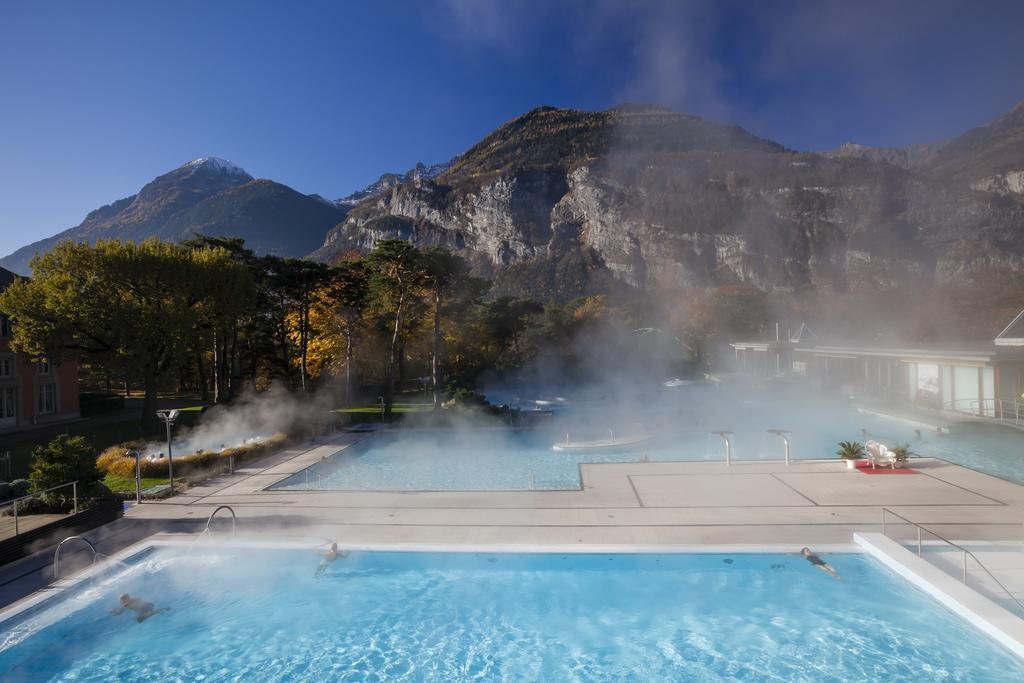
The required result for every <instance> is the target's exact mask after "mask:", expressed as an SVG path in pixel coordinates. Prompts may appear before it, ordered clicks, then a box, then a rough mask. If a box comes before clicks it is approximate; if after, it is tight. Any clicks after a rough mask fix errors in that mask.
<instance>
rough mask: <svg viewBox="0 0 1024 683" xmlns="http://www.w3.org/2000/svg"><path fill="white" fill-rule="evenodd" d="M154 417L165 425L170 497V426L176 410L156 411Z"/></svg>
mask: <svg viewBox="0 0 1024 683" xmlns="http://www.w3.org/2000/svg"><path fill="white" fill-rule="evenodd" d="M156 416H157V417H159V418H160V419H161V420H163V422H164V424H165V425H167V473H168V475H169V477H170V480H171V495H172V496H173V495H174V459H173V458H172V457H171V425H173V424H174V421H175V420H177V419H178V411H177V410H158V411H156Z"/></svg>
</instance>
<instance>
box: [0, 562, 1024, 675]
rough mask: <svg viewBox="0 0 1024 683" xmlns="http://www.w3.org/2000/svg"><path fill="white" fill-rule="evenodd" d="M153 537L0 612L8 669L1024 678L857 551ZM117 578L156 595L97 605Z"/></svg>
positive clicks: (113, 598) (130, 589)
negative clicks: (121, 607) (441, 550)
mask: <svg viewBox="0 0 1024 683" xmlns="http://www.w3.org/2000/svg"><path fill="white" fill-rule="evenodd" d="M823 557H824V559H825V560H827V561H829V562H831V563H832V564H833V565H835V567H836V568H837V569H838V571H839V572H840V574H841V575H842V576H843V581H841V582H840V581H837V580H835V579H832V578H830V577H829V576H827V575H825V574H824V573H822V572H820V571H818V570H816V569H815V568H814V567H812V566H811V565H810V564H809V563H807V562H806V561H804V560H803V559H802V558H801V557H799V556H797V555H788V554H728V555H726V554H706V555H698V554H664V555H614V554H612V555H594V554H586V555H583V554H478V553H462V554H437V553H431V554H427V553H375V552H358V553H353V554H352V555H349V556H348V557H346V558H343V559H340V560H337V561H336V562H335V563H334V564H333V565H332V566H330V567H329V568H328V569H327V571H326V572H325V573H324V575H323V576H322V577H321V578H315V577H314V572H315V569H316V567H317V562H318V560H317V557H316V556H315V555H314V554H313V553H312V552H311V551H299V550H278V549H251V548H249V549H241V548H227V549H220V550H218V551H216V552H214V551H213V550H211V549H209V548H207V547H205V546H197V547H194V548H193V549H184V548H181V547H173V548H167V547H163V548H158V549H156V550H154V551H152V552H151V553H148V554H146V555H144V556H143V557H141V558H140V559H138V560H137V561H134V562H131V563H129V564H128V565H122V567H121V568H120V569H119V570H118V571H116V572H113V573H111V572H108V573H106V574H105V575H104V578H102V579H101V580H98V581H96V582H91V581H90V582H85V583H83V584H81V587H80V588H79V589H75V590H72V591H70V592H69V593H67V594H65V595H62V596H59V597H57V598H53V599H51V600H49V601H48V602H45V603H43V604H41V605H39V606H37V607H36V608H33V609H30V610H28V611H27V612H26V613H24V614H22V615H20V616H15V617H13V618H12V619H10V620H8V621H7V622H5V623H3V625H2V629H3V636H2V641H0V678H2V679H3V680H4V681H36V680H50V681H82V680H112V679H117V680H121V681H141V680H169V679H175V680H203V681H228V680H245V681H279V680H339V681H349V680H351V681H366V680H387V681H435V680H436V681H441V680H443V681H473V680H480V681H485V680H486V681H490V680H509V681H513V680H514V681H613V680H614V681H624V680H630V681H634V680H635V681H655V680H657V681H667V680H701V681H707V680H737V679H742V680H786V681H789V680H815V681H847V680H878V681H882V680H884V681H896V680H950V681H957V680H965V681H966V680H972V681H973V680H985V681H1019V680H1024V663H1022V662H1021V661H1020V660H1018V659H1017V658H1015V657H1014V656H1013V655H1011V654H1010V653H1008V652H1007V651H1005V650H1003V649H1002V648H1001V647H1000V646H998V645H997V644H995V643H994V642H993V641H990V640H989V639H988V638H986V637H985V636H983V635H982V634H981V633H980V632H978V631H977V630H975V629H974V628H973V627H971V626H970V625H968V624H967V623H966V622H964V621H962V620H960V619H959V618H958V617H956V616H955V615H954V614H952V613H951V612H949V611H947V610H946V609H945V608H943V607H942V606H940V605H939V604H938V603H936V602H934V601H933V600H932V599H931V598H930V597H928V596H926V595H925V594H923V593H921V592H920V591H918V590H917V589H916V588H913V587H911V586H910V585H909V584H907V583H906V582H905V581H903V580H902V579H901V578H899V577H898V576H896V575H895V574H893V573H891V572H890V571H889V570H888V569H886V568H884V567H882V566H881V565H879V564H878V563H876V562H875V561H874V560H872V559H871V558H869V557H868V556H865V555H860V554H839V555H824V556H823ZM123 592H127V593H130V594H131V595H133V596H139V597H141V598H143V599H146V600H150V601H153V602H155V603H156V604H157V606H158V607H169V608H170V609H169V611H166V612H164V613H161V614H157V615H156V616H153V617H150V618H149V619H147V620H146V621H144V622H142V623H137V622H136V621H135V620H134V619H133V618H131V617H130V616H126V615H120V616H112V615H111V614H110V610H111V609H112V608H114V607H116V606H117V604H118V603H117V596H118V594H120V593H123Z"/></svg>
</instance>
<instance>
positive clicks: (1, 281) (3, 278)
mask: <svg viewBox="0 0 1024 683" xmlns="http://www.w3.org/2000/svg"><path fill="white" fill-rule="evenodd" d="M17 277H20V276H19V275H18V274H17V273H12V272H11V271H9V270H7V269H6V268H0V292H2V291H4V290H5V289H7V288H8V287H10V286H11V283H12V282H14V280H15V278H17Z"/></svg>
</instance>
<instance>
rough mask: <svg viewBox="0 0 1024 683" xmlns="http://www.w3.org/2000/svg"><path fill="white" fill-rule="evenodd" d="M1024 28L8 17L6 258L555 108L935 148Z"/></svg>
mask: <svg viewBox="0 0 1024 683" xmlns="http://www.w3.org/2000/svg"><path fill="white" fill-rule="evenodd" d="M1022 27H1024V2H1019V1H1007V2H999V1H996V0H986V1H983V2H978V1H976V2H959V1H955V0H928V1H926V2H925V1H917V0H903V1H901V2H874V1H868V2H857V3H854V2H825V1H823V0H819V1H816V2H796V1H781V0H776V1H772V0H763V1H759V2H754V1H753V0H751V1H749V2H748V1H741V0H735V1H733V0H721V1H711V0H708V1H698V0H694V1H689V2H688V1H686V0H678V1H674V2H667V1H665V2H662V1H650V2H645V1H643V0H635V1H633V2H628V1H626V0H623V2H612V1H610V0H565V1H564V2H556V1H555V0H550V1H548V2H542V1H534V0H522V1H515V0H504V1H501V2H487V1H486V0H475V1H474V0H438V1H437V2H429V1H426V0H425V1H423V2H404V1H396V2H387V3H369V2H366V3H363V2H341V1H339V2H290V3H286V2H261V1H258V0H248V1H247V2H208V1H203V2H192V1H190V0H176V1H175V2H165V3H156V2H152V3H151V2H112V1H111V2H100V3H96V2H88V3H87V2H47V1H45V0H25V1H21V0H0V254H6V253H9V252H10V251H13V250H14V249H15V248H17V247H19V246H21V245H24V244H27V243H29V242H32V241H34V240H36V239H39V238H42V237H45V236H48V235H52V234H54V233H56V232H58V231H59V230H63V229H65V228H68V227H71V226H73V225H76V224H78V223H79V222H80V221H81V220H82V218H83V217H84V216H85V214H86V213H87V212H88V211H89V210H91V209H94V208H97V207H99V206H101V205H103V204H106V203H109V202H111V201H113V200H115V199H118V198H120V197H124V196H127V195H130V194H132V193H134V192H136V191H137V190H138V189H139V188H140V187H141V186H142V185H143V184H144V183H146V182H148V181H149V180H151V179H152V178H154V177H155V176H157V175H159V174H161V173H163V172H166V171H168V170H170V169H172V168H174V167H176V166H178V165H180V164H182V163H184V162H186V161H188V160H190V159H192V158H195V157H199V156H205V155H215V156H221V157H225V158H227V159H230V160H232V161H234V162H235V163H237V164H239V165H240V166H242V167H243V168H245V169H247V170H248V171H249V172H250V173H252V174H253V175H255V176H258V177H267V178H272V179H274V180H277V181H279V182H283V183H286V184H288V185H290V186H292V187H294V188H296V189H298V190H300V191H302V192H307V193H312V192H318V193H320V194H322V195H324V196H327V197H330V198H337V197H340V196H342V195H345V194H348V193H349V192H350V191H352V190H354V189H357V188H359V187H361V186H363V185H365V184H367V183H368V182H371V181H372V180H374V179H376V177H377V176H379V175H380V174H381V173H383V172H385V171H401V170H405V169H408V168H409V167H411V166H412V165H413V164H414V163H415V162H416V161H420V160H422V161H424V162H427V163H431V162H436V161H442V160H445V159H448V158H449V157H451V156H453V155H455V154H457V153H459V152H461V151H462V150H464V149H465V148H466V147H468V146H469V145H471V144H472V143H474V142H475V141H476V140H478V139H479V138H480V137H481V136H483V135H484V134H486V133H487V132H488V131H490V130H491V129H493V128H494V127H495V126H497V125H499V124H501V123H502V122H504V121H507V120H508V119H511V118H513V117H515V116H517V115H519V114H521V113H523V112H525V111H527V110H529V109H531V108H533V107H535V106H539V105H542V104H548V105H555V106H566V107H580V108H586V109H604V108H607V107H609V106H612V105H614V104H616V103H619V102H622V101H642V102H652V103H658V104H664V105H668V106H671V107H673V108H675V109H677V110H679V111H685V112H688V113H692V114H698V115H702V116H707V117H709V118H714V119H718V120H722V121H729V122H734V123H737V124H740V125H742V126H744V127H746V128H748V129H749V130H751V131H753V132H754V133H756V134H758V135H762V136H764V137H768V138H771V139H773V140H776V141H779V142H781V143H783V144H785V145H787V146H789V147H793V148H798V149H824V148H830V147H834V146H836V145H838V144H840V143H842V142H844V141H847V140H854V141H857V142H861V143H864V144H871V145H905V144H913V143H920V142H928V141H932V140H936V139H941V138H944V137H949V136H952V135H956V134H958V133H960V132H962V131H963V130H965V129H967V128H970V127H972V126H975V125H979V124H981V123H984V122H985V121H988V120H990V119H992V118H994V117H995V116H998V115H999V114H1001V113H1002V112H1004V111H1006V110H1007V109H1009V108H1010V107H1011V106H1013V104H1014V103H1016V102H1017V101H1019V100H1021V99H1024V69H1021V68H1020V65H1021V64H1022V63H1024V28H1022Z"/></svg>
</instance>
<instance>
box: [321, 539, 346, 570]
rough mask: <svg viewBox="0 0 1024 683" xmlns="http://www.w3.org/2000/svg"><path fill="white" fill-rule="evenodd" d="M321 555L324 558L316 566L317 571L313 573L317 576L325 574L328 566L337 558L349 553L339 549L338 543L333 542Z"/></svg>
mask: <svg viewBox="0 0 1024 683" xmlns="http://www.w3.org/2000/svg"><path fill="white" fill-rule="evenodd" d="M320 555H321V556H322V557H323V559H322V560H320V564H319V565H318V566H317V568H316V573H315V574H313V576H316V577H317V578H319V577H321V576H323V574H324V572H325V571H327V568H328V567H330V566H331V564H332V563H333V562H334V561H335V560H336V559H338V558H339V557H345V556H346V555H348V553H346V552H342V551H340V550H338V544H337V543H332V544H331V547H330V548H329V549H327V550H325V551H323V552H321V553H320Z"/></svg>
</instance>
